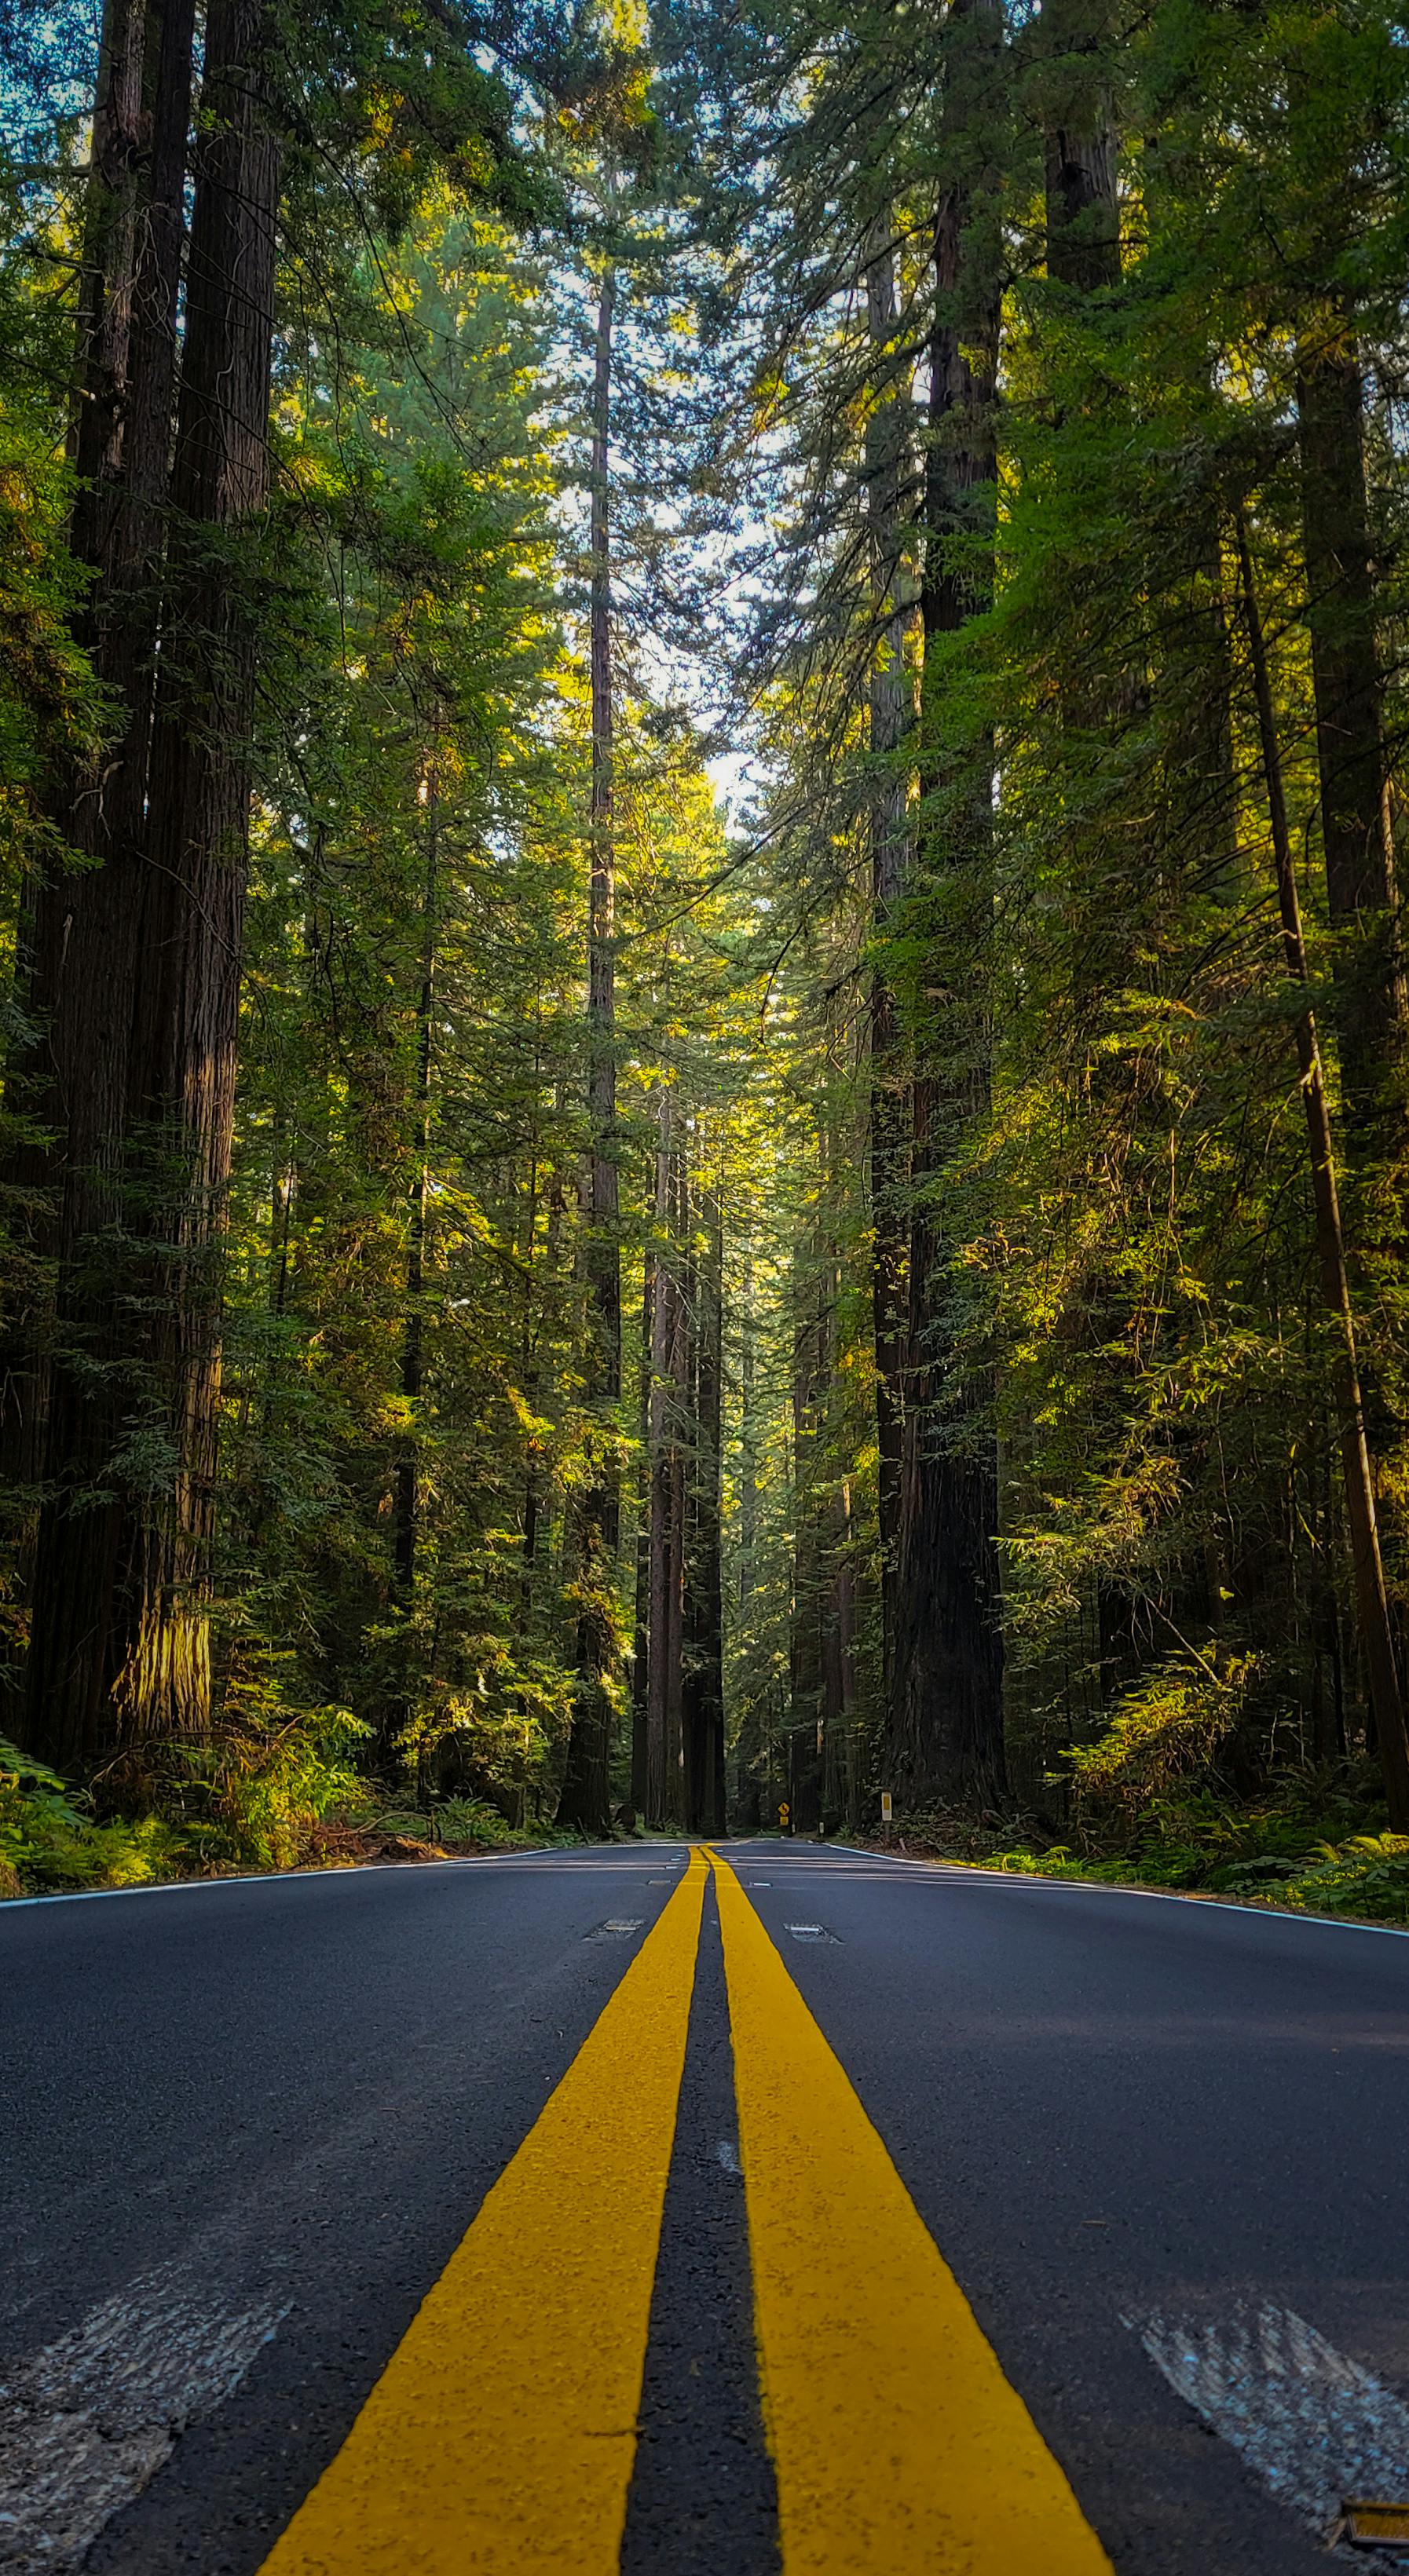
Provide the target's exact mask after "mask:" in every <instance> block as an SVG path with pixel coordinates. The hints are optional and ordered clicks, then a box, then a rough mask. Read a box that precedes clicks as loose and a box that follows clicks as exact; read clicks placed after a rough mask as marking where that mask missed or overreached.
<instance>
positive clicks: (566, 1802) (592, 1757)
mask: <svg viewBox="0 0 1409 2576" xmlns="http://www.w3.org/2000/svg"><path fill="white" fill-rule="evenodd" d="M615 312H616V272H615V270H614V269H613V268H612V266H611V265H610V263H608V264H607V266H606V267H605V268H604V269H603V271H602V285H601V294H600V298H599V301H598V307H597V342H596V369H595V377H594V384H593V397H592V528H591V542H592V599H591V611H590V630H591V632H590V643H591V662H592V801H591V817H590V837H591V862H590V879H589V890H588V912H587V1117H588V1125H589V1128H590V1130H591V1147H590V1158H589V1167H588V1178H587V1246H586V1269H587V1290H588V1308H589V1329H590V1332H591V1335H592V1359H591V1373H590V1379H589V1390H588V1391H589V1397H590V1400H591V1403H592V1407H593V1413H594V1424H593V1432H592V1438H593V1447H594V1454H593V1460H592V1467H593V1476H592V1483H591V1485H590V1487H589V1489H588V1491H587V1493H586V1494H585V1495H584V1497H583V1501H582V1507H581V1510H580V1513H579V1516H578V1583H579V1586H580V1592H581V1601H580V1608H579V1615H578V1623H577V1667H578V1682H577V1697H576V1701H575V1704H574V1708H573V1719H572V1735H571V1739H570V1741H569V1745H568V1761H567V1773H566V1776H565V1778H564V1781H563V1792H562V1797H561V1798H560V1800H559V1802H558V1817H559V1821H560V1823H563V1824H570V1825H576V1826H577V1827H578V1829H579V1830H580V1831H581V1832H583V1833H585V1834H589V1835H591V1836H592V1837H593V1839H594V1840H602V1839H605V1838H606V1837H607V1836H608V1835H610V1832H611V1821H612V1820H611V1750H612V1683H613V1678H614V1675H615V1670H616V1663H617V1653H616V1621H615V1616H614V1612H615V1593H616V1579H617V1551H618V1548H619V1546H620V1542H621V1482H620V1468H619V1464H618V1460H617V1456H616V1446H615V1431H616V1408H617V1405H618V1403H619V1401H620V1397H621V1249H620V1242H619V1236H618V1194H617V1166H616V861H615V850H614V841H613V782H612V760H613V738H612V670H611V527H610V515H609V512H610V489H609V475H610V435H611V392H612V325H613V321H614V317H615Z"/></svg>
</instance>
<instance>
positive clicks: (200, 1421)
mask: <svg viewBox="0 0 1409 2576" xmlns="http://www.w3.org/2000/svg"><path fill="white" fill-rule="evenodd" d="M270 41H271V25H270V21H269V18H268V15H267V12H266V8H265V6H264V5H263V0H212V6H211V7H210V9H209V10H208V12H207V16H206V28H205V59H204V77H203V84H202V91H201V117H200V127H199V143H198V149H197V164H196V190H195V200H194V207H193V212H192V221H191V255H190V262H189V270H188V277H187V294H186V337H185V345H184V350H183V356H182V367H181V403H180V415H179V420H178V426H177V441H176V455H175V463H174V467H173V474H172V503H173V509H174V513H175V518H174V531H175V533H174V534H173V538H172V544H171V548H170V550H169V556H168V585H167V587H168V602H169V608H168V617H167V623H166V629H165V650H164V653H163V661H162V673H161V680H160V685H159V688H158V694H157V704H156V713H155V721H154V727H153V739H152V774H151V802H150V811H149V819H148V864H147V867H146V869H145V870H144V872H143V879H142V904H141V911H140V915H139V922H138V938H139V953H140V956H141V960H142V971H141V974H140V976H139V978H138V984H137V1007H136V1011H135V1014H134V1026H133V1054H132V1070H131V1078H130V1090H129V1107H130V1116H131V1119H132V1127H133V1149H134V1177H135V1181H136V1208H137V1215H138V1222H139V1226H140V1228H141V1230H142V1232H143V1234H144V1235H145V1237H146V1239H147V1242H148V1244H149V1246H150V1257H149V1266H148V1276H149V1281H150V1286H151V1291H152V1302H151V1307H150V1310H149V1321H148V1324H147V1328H146V1331H145V1333H144V1334H143V1336H142V1339H143V1344H144V1349H143V1358H144V1360H145V1363H146V1374H147V1385H146V1388H145V1390H144V1393H145V1398H146V1403H145V1412H146V1420H147V1426H148V1430H149V1434H150V1436H152V1437H153V1438H154V1439H156V1440H164V1441H165V1443H166V1447H167V1463H166V1464H164V1465H163V1467H162V1468H161V1469H160V1470H159V1472H158V1473H157V1474H156V1475H154V1476H153V1477H152V1478H151V1480H150V1481H149V1482H148V1481H144V1480H134V1482H133V1484H132V1486H131V1487H130V1488H129V1492H128V1498H127V1509H126V1515H125V1517H126V1524H127V1525H126V1528H125V1531H124V1541H123V1548H122V1561H121V1569H120V1574H119V1586H118V1596H117V1597H118V1603H119V1627H120V1649H121V1653H120V1660H118V1659H117V1658H116V1657H115V1658H114V1671H115V1678H114V1682H113V1698H114V1700H115V1702H116V1704H117V1705H118V1707H119V1708H120V1710H121V1711H122V1714H123V1720H124V1724H125V1726H126V1727H127V1729H128V1730H129V1731H130V1732H131V1734H132V1735H133V1736H135V1737H142V1736H148V1735H152V1734H157V1733H163V1734H166V1733H176V1734H180V1733H187V1732H200V1731H201V1730H202V1729H203V1728H204V1727H205V1726H206V1725H207V1724H208V1722H209V1715H210V1634H209V1618H208V1595H209V1580H210V1550H211V1541H212V1538H213V1533H214V1518H215V1475H216V1451H217V1439H218V1425H219V1408H220V1370H221V1334H220V1325H221V1279H220V1270H221V1257H222V1253H223V1245H224V1231H225V1216H226V1189H227V1184H228V1181H229V1173H230V1151H231V1142H232V1136H233V1128H234V1109H235V1041H236V1028H237V1020H238V1012H239V991H240V958H241V948H242V938H243V925H244V898H245V876H246V862H247V853H248V834H249V803H250V742H251V735H252V731H253V725H254V712H255V678H256V667H257V659H258V650H259V620H260V578H259V571H258V566H257V562H256V551H257V547H258V541H259V530H260V525H261V521H262V517H263V512H264V508H265V504H266V501H267V497H268V480H269V441H268V426H269V374H270V353H271V345H272V339H273V329H274V261H275V225H276V216H277V207H278V193H279V175H280V163H281V152H280V144H279V140H278V137H277V135H276V133H275V130H274V127H273V124H272V121H271V118H270V113H269V107H268V92H267V86H266V57H267V49H268V46H269V44H270ZM213 565H218V571H215V570H213Z"/></svg>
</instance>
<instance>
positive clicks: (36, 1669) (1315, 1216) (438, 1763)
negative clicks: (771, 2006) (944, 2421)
mask: <svg viewBox="0 0 1409 2576" xmlns="http://www.w3.org/2000/svg"><path fill="white" fill-rule="evenodd" d="M1405 32H1406V31H1405V28H1404V25H1403V23H1402V20H1401V18H1400V17H1399V15H1398V14H1397V13H1396V11H1395V9H1394V8H1393V7H1392V6H1390V5H1389V0H1335V5H1305V0H1296V5H1290V4H1289V5H1280V0H1267V5H1264V6H1260V7H1258V8H1256V9H1251V10H1250V9H1248V8H1241V7H1240V8H1234V7H1230V6H1228V5H1226V0H1155V5H1154V6H1153V7H1152V8H1149V9H1144V10H1140V11H1135V10H1131V9H1128V8H1125V7H1123V6H1121V5H1120V0H1044V5H1042V6H1041V7H1037V6H1031V7H1029V6H1026V5H1023V6H1013V7H1011V8H1007V9H1005V8H1004V7H1003V6H1002V5H1001V0H914V5H904V4H903V0H891V5H881V4H880V0H876V5H871V0H865V5H863V6H862V7H860V8H859V9H855V8H853V9H848V10H847V11H845V12H843V11H839V10H835V11H834V10H833V9H832V8H831V7H830V5H829V0H740V5H739V6H737V7H736V8H734V9H732V10H731V11H729V12H728V13H724V12H721V11H718V10H717V9H715V8H714V7H712V6H710V5H708V0H659V5H658V6H656V7H655V8H653V9H648V8H647V7H646V6H645V5H644V0H587V5H579V6H575V7H571V8H570V7H567V6H562V7H559V6H557V5H554V4H553V0H538V5H533V6H528V7H509V6H504V5H501V0H483V5H480V0H353V5H346V0H345V5H341V6H337V7H329V6H327V5H323V0H289V5H281V6H280V8H279V9H277V10H275V9H273V8H272V7H270V6H268V5H266V0H102V5H101V8H99V7H98V6H97V5H94V6H91V7H90V6H89V5H88V0H73V5H70V0H55V5H53V6H51V7H46V8H44V9H41V10H39V11H30V12H25V11H18V12H13V11H12V13H11V14H9V15H8V16H7V17H6V18H5V19H4V21H3V60H2V61H0V133H2V134H3V157H2V158H0V189H2V190H3V198H4V207H5V213H6V217H7V222H6V227H5V249H4V254H3V259H0V750H2V751H3V761H0V947H2V948H3V956H2V957H0V976H2V977H3V995H4V998H3V1017H0V1039H2V1040H3V1051H4V1066H3V1071H4V1091H3V1107H2V1108H0V1338H3V1345H4V1347H3V1361H2V1364H0V1453H3V1454H2V1455H0V1495H2V1496H3V1515H0V1659H2V1661H3V1669H0V1690H2V1691H3V1701H4V1704H3V1707H2V1708H0V1736H3V1738H4V1743H3V1745H0V1869H3V1870H5V1871H7V1872H8V1874H9V1876H8V1881H7V1883H9V1884H11V1885H17V1884H20V1883H25V1884H29V1883H34V1884H43V1883H51V1882H52V1883H68V1882H70V1881H73V1880H81V1879H82V1878H83V1877H84V1876H85V1875H87V1876H102V1875H112V1874H114V1873H116V1874H118V1875H122V1874H123V1873H124V1872H125V1873H126V1874H128V1875H134V1876H141V1875H150V1874H155V1873H159V1872H161V1871H167V1870H174V1869H181V1868H189V1867H210V1868H214V1867H228V1866H232V1865H240V1864H244V1863H248V1862H250V1861H256V1862H278V1861H283V1860H287V1859H290V1858H294V1857H300V1856H303V1857H308V1856H320V1855H321V1856H322V1857H325V1858H329V1859H337V1858H348V1857H354V1856H356V1855H357V1853H358V1852H359V1851H361V1850H365V1849H367V1848H369V1847H371V1846H370V1844H369V1839H368V1838H369V1836H372V1835H375V1834H378V1833H379V1834H381V1835H382V1836H383V1838H384V1839H385V1837H387V1836H390V1837H391V1840H392V1842H393V1843H394V1844H395V1845H396V1847H398V1848H404V1849H407V1850H411V1849H425V1848H448V1847H455V1846H456V1845H457V1844H458V1845H461V1846H467V1845H472V1844H473V1843H475V1842H477V1841H487V1840H492V1839H494V1838H495V1837H496V1836H502V1835H505V1834H532V1833H538V1832H547V1831H550V1830H561V1831H569V1830H570V1831H574V1832H579V1833H583V1834H587V1835H589V1836H592V1837H599V1836H605V1835H608V1834H610V1833H612V1832H621V1831H630V1830H639V1829H640V1828H641V1827H643V1826H647V1827H650V1828H655V1829H666V1830H676V1831H678V1830H682V1829H684V1830H689V1831H691V1832H701V1833H707V1834H718V1833H721V1832H724V1831H726V1830H729V1829H740V1828H743V1829H756V1828H758V1827H759V1826H760V1825H761V1824H772V1823H774V1822H776V1820H777V1818H778V1815H779V1811H780V1809H781V1810H783V1811H785V1821H786V1823H787V1825H788V1827H789V1829H791V1830H805V1831H820V1832H824V1833H835V1832H838V1831H841V1830H843V1829H844V1830H846V1831H847V1832H850V1833H852V1834H855V1833H858V1832H865V1831H872V1830H875V1829H876V1828H877V1826H878V1822H879V1814H880V1796H881V1792H882V1791H883V1790H885V1791H889V1792H890V1793H891V1795H892V1797H893V1800H894V1804H895V1810H896V1815H897V1817H898V1819H899V1820H900V1825H901V1829H902V1830H904V1831H906V1832H907V1833H908V1834H909V1835H911V1836H912V1837H914V1838H915V1839H916V1841H917V1843H918V1844H919V1845H920V1846H921V1847H927V1848H933V1849H937V1850H946V1851H950V1852H957V1853H961V1854H967V1855H969V1856H973V1855H975V1854H980V1853H982V1854H1002V1855H1005V1856H1006V1857H1007V1859H1008V1862H1009V1864H1010V1865H1012V1866H1021V1867H1030V1868H1051V1869H1057V1870H1063V1869H1068V1870H1078V1869H1085V1870H1090V1869H1093V1868H1094V1869H1098V1870H1100V1869H1105V1870H1108V1871H1112V1872H1123V1873H1131V1874H1135V1875H1141V1876H1144V1877H1146V1878H1149V1879H1154V1880H1159V1881H1169V1882H1172V1883H1176V1884H1205V1883H1208V1884H1214V1885H1221V1886H1225V1887H1229V1888H1232V1889H1233V1890H1234V1891H1235V1892H1240V1893H1244V1894H1256V1893H1258V1892H1260V1891H1263V1892H1265V1891H1266V1890H1267V1889H1269V1888H1275V1887H1286V1888H1288V1889H1291V1890H1292V1891H1293V1893H1294V1894H1295V1892H1296V1891H1297V1890H1298V1889H1303V1888H1310V1889H1311V1890H1312V1893H1313V1895H1314V1900H1315V1902H1316V1903H1317V1904H1318V1906H1320V1907H1321V1908H1322V1909H1323V1910H1324V1908H1325V1907H1326V1906H1332V1907H1333V1906H1334V1905H1336V1904H1337V1903H1343V1904H1346V1905H1351V1906H1354V1907H1356V1908H1358V1909H1359V1910H1361V1911H1364V1910H1370V1911H1375V1910H1381V1911H1383V1910H1391V1911H1392V1910H1397V1909H1398V1910H1402V1909H1403V1907H1404V1905H1405V1903H1406V1901H1409V1722H1407V1721H1406V1706H1405V1674H1406V1648H1407V1647H1409V1448H1406V1413H1409V1300H1406V1284H1407V1283H1406V1251H1409V1240H1407V1239H1406V1218H1405V1180H1406V1163H1407V1161H1409V1155H1407V1153H1406V1148H1407V1147H1409V1124H1407V1122H1409V1092H1407V1091H1406V1059H1405V1027H1406V1011H1409V992H1406V978H1405V969H1404V960H1403V953H1402V944H1401V926H1400V914H1399V904H1398V896H1397V891H1396V873H1397V866H1398V860H1397V841H1398V836H1399V833H1400V830H1401V828H1402V816H1403V812H1404V804H1403V796H1402V790H1401V778H1402V772H1403V769H1404V762H1405V749H1406V726H1405V705H1406V699H1405V675H1404V667H1403V661H1402V647H1403V639H1404V634H1405V608H1406V602H1405V601H1403V600H1401V598H1400V590H1401V587H1402V583H1403V573H1402V568H1401V555H1402V553H1403V551H1404V541H1405V536H1406V533H1409V518H1406V482H1405V472H1404V458H1405V395H1406V381H1409V380H1407V379H1406V367H1407V366H1409V357H1406V346H1407V345H1409V343H1407V341H1406V315H1405V302H1404V295H1405V289H1404V280H1405V276H1406V253H1409V189H1407V188H1406V176H1407V175H1409V172H1406V159H1407V158H1409V46H1406V43H1405ZM1308 1901H1310V1900H1308Z"/></svg>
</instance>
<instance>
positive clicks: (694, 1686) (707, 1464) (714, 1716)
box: [685, 1189, 725, 1835]
mask: <svg viewBox="0 0 1409 2576" xmlns="http://www.w3.org/2000/svg"><path fill="white" fill-rule="evenodd" d="M700 1214H701V1217H702V1219H703V1223H704V1230H705V1249H704V1252H703V1255H702V1258H701V1259H700V1261H699V1263H698V1265H697V1267H696V1269H695V1273H694V1283H693V1285H694V1293H693V1297H692V1300H691V1304H692V1307H693V1312H694V1335H693V1339H694V1353H693V1364H692V1367H691V1369H690V1379H691V1392H692V1397H693V1402H692V1407H691V1410H692V1416H693V1420H692V1426H691V1427H692V1431H693V1438H692V1440H691V1443H690V1451H691V1465H692V1474H691V1478H690V1551H689V1562H688V1573H687V1615H688V1624H689V1630H690V1644H689V1665H690V1670H689V1673H688V1676H687V1717H686V1730H685V1732H686V1776H687V1781H688V1813H687V1822H688V1824H689V1828H690V1831H691V1832H692V1833H702V1834H710V1835H717V1834H722V1833H723V1831H724V1826H725V1813H724V1808H725V1800H724V1626H723V1621H724V1605H723V1599H722V1594H721V1567H720V1543H721V1489H720V1478H721V1473H722V1464H723V1462H722V1458H721V1454H720V1393H721V1387H720V1377H721V1361H722V1352H721V1323H722V1288H723V1242H722V1236H721V1230H720V1212H719V1199H718V1195H717V1193H716V1192H714V1191H712V1190H709V1189H702V1191H701V1194H700Z"/></svg>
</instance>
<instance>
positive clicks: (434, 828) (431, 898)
mask: <svg viewBox="0 0 1409 2576" xmlns="http://www.w3.org/2000/svg"><path fill="white" fill-rule="evenodd" d="M425 793H426V881H425V887H424V890H423V893H422V898H421V904H422V914H421V975H420V987H419V991H418V993H417V997H416V1071H415V1095H414V1116H413V1122H412V1129H411V1156H412V1168H411V1185H410V1188H409V1189H408V1191H407V1194H406V1196H407V1209H406V1313H405V1318H404V1321H403V1323H402V1328H401V1393H402V1398H403V1401H404V1403H405V1405H406V1425H405V1429H404V1430H403V1433H402V1437H401V1451H400V1455H399V1457H398V1458H397V1462H396V1487H395V1495H394V1510H393V1526H394V1533H395V1536H394V1545H393V1562H394V1566H395V1574H396V1591H397V1596H398V1598H399V1600H400V1602H401V1605H402V1608H403V1610H405V1611H407V1612H409V1611H410V1609H411V1606H412V1604H413V1602H414V1600H415V1595H416V1550H417V1542H418V1539H419V1536H420V1466H419V1449H420V1429H419V1416H420V1409H421V1396H422V1393H423V1390H424V1386H425V1321H426V1319H425V1295H426V1213H427V1208H428V1204H429V1191H430V1100H431V1065H432V1061H433V1056H434V1020H435V941H436V911H437V878H438V871H439V846H438V845H439V816H440V778H439V770H438V767H437V763H436V760H435V758H434V757H432V759H431V761H430V763H429V767H428V771H427V775H426V781H425ZM408 1714H409V1711H408Z"/></svg>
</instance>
